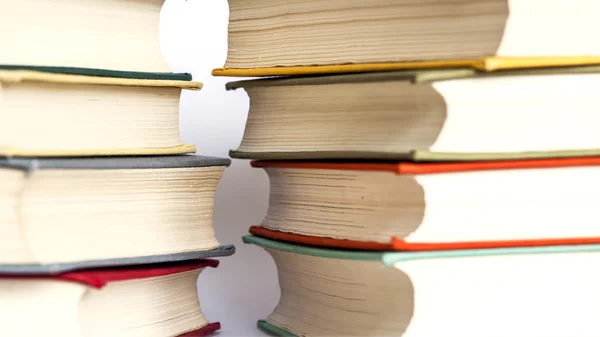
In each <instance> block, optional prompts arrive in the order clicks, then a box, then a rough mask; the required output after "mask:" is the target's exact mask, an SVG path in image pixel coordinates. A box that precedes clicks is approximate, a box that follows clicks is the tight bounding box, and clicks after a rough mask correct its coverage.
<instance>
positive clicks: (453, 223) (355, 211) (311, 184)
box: [250, 157, 600, 251]
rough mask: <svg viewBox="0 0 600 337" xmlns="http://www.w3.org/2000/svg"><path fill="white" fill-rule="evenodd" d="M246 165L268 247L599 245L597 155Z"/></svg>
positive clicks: (257, 228)
mask: <svg viewBox="0 0 600 337" xmlns="http://www.w3.org/2000/svg"><path fill="white" fill-rule="evenodd" d="M252 165H253V166H254V167H260V168H263V169H264V170H265V171H266V173H267V174H268V176H269V180H270V196H269V208H268V210H267V213H266V215H265V218H264V219H263V220H262V223H261V225H260V226H254V227H252V228H251V229H250V232H251V233H252V234H255V235H259V236H262V237H267V238H271V239H275V240H283V241H289V242H296V243H301V244H308V245H314V246H324V247H332V248H343V249H360V250H379V251H384V250H403V251H419V250H453V249H472V248H494V247H512V246H547V245H575V244H590V243H600V228H598V226H597V223H598V222H599V221H600V217H599V216H598V215H597V212H596V206H595V204H596V200H598V199H600V158H599V157H586V158H568V159H546V160H541V159H538V160H521V161H496V162H470V163H443V164H442V163H428V164H425V163H421V164H414V163H407V162H400V163H365V162H358V163H344V162H282V161H270V162H260V161H259V162H253V163H252ZM556 191H560V192H556ZM392 238H393V239H392Z"/></svg>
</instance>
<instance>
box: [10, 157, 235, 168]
mask: <svg viewBox="0 0 600 337" xmlns="http://www.w3.org/2000/svg"><path fill="white" fill-rule="evenodd" d="M230 164H231V160H230V159H226V158H217V157H207V156H197V155H179V156H140V157H90V158H0V167H9V168H15V169H23V170H26V171H34V170H38V169H74V170H76V169H95V170H117V169H160V168H182V167H208V166H229V165H230Z"/></svg>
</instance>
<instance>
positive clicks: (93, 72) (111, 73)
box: [0, 65, 192, 81]
mask: <svg viewBox="0 0 600 337" xmlns="http://www.w3.org/2000/svg"><path fill="white" fill-rule="evenodd" d="M0 70H29V71H39V72H45V73H55V74H67V75H83V76H96V77H117V78H129V79H138V80H170V81H191V80H192V75H191V74H188V73H146V72H140V71H121V70H107V69H94V68H75V67H44V66H28V65H0Z"/></svg>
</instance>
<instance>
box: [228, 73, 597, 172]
mask: <svg viewBox="0 0 600 337" xmlns="http://www.w3.org/2000/svg"><path fill="white" fill-rule="evenodd" d="M599 70H600V68H599V67H596V66H590V67H575V68H569V67H566V68H560V69H537V70H536V69H533V70H531V69H530V70H521V71H498V72H493V73H482V72H476V71H473V70H469V69H459V70H419V71H403V72H389V73H367V74H351V75H333V76H314V77H301V78H270V79H260V80H247V81H238V82H232V83H228V84H227V89H229V90H236V89H243V90H245V92H246V93H247V94H248V96H249V97H250V109H249V115H248V119H247V123H246V128H245V131H244V136H243V138H242V141H241V144H240V146H239V147H238V148H237V149H236V150H234V151H231V153H230V155H231V156H232V157H234V158H245V159H262V160H265V159H266V160H297V159H348V160H350V159H354V160H393V161H397V160H411V161H472V160H500V159H503V160H504V159H524V158H544V157H574V156H589V155H599V154H600V135H599V134H598V133H597V132H596V129H595V128H594V125H596V123H597V118H596V115H597V114H595V113H594V111H596V110H597V109H599V108H600V106H596V105H597V104H596V102H597V100H596V99H595V95H596V93H595V90H594V89H593V88H595V87H596V86H597V85H599V84H600V74H599V73H598V71H599ZM557 134H560V135H562V136H561V137H557V136H556V135H557Z"/></svg>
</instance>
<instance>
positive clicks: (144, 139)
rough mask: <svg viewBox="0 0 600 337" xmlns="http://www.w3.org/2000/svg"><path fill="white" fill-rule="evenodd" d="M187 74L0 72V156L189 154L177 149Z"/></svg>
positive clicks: (195, 86)
mask: <svg viewBox="0 0 600 337" xmlns="http://www.w3.org/2000/svg"><path fill="white" fill-rule="evenodd" d="M190 79H191V78H190V76H189V75H188V74H157V73H139V72H105V71H95V70H90V69H80V68H53V67H30V66H28V67H24V66H19V67H10V66H6V65H4V66H0V85H1V86H2V92H1V99H2V114H3V116H2V123H1V125H0V155H3V156H11V157H12V156H39V157H51V156H99V155H158V154H165V155H166V154H183V153H193V152H195V147H194V146H193V145H184V144H182V141H181V138H180V134H179V99H180V95H181V92H182V90H199V89H200V88H201V87H202V84H201V83H198V82H192V81H190Z"/></svg>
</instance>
